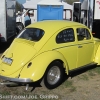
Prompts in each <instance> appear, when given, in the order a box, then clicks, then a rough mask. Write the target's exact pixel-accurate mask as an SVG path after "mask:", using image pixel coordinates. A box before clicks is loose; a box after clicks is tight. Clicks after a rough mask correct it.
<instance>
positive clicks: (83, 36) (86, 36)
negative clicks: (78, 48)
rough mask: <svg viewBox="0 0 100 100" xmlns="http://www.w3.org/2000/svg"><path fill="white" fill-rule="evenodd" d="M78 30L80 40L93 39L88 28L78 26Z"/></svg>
mask: <svg viewBox="0 0 100 100" xmlns="http://www.w3.org/2000/svg"><path fill="white" fill-rule="evenodd" d="M76 32H77V38H78V41H81V40H89V39H91V35H90V32H89V31H88V29H86V28H77V29H76Z"/></svg>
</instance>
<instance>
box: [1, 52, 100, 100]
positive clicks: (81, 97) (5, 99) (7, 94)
mask: <svg viewBox="0 0 100 100" xmlns="http://www.w3.org/2000/svg"><path fill="white" fill-rule="evenodd" d="M1 54H2V53H1ZM0 100H100V67H96V66H93V67H92V68H88V69H84V70H80V71H77V72H74V73H73V74H72V75H71V76H69V78H68V79H67V78H66V76H65V80H64V82H62V84H61V85H60V86H59V87H57V88H55V89H53V90H48V89H46V88H44V87H41V86H40V85H39V84H34V85H33V88H32V87H29V89H28V90H27V91H26V90H25V86H18V87H6V86H2V85H0Z"/></svg>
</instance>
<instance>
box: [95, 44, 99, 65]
mask: <svg viewBox="0 0 100 100" xmlns="http://www.w3.org/2000/svg"><path fill="white" fill-rule="evenodd" d="M94 62H96V63H98V65H100V45H99V47H98V49H97V52H96V55H95V59H94Z"/></svg>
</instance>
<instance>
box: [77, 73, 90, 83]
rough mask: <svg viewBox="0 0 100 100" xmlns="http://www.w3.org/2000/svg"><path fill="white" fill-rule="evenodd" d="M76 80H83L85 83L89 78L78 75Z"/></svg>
mask: <svg viewBox="0 0 100 100" xmlns="http://www.w3.org/2000/svg"><path fill="white" fill-rule="evenodd" d="M78 78H79V79H81V80H85V81H87V80H89V78H88V76H87V75H86V74H85V75H80V76H79V77H78Z"/></svg>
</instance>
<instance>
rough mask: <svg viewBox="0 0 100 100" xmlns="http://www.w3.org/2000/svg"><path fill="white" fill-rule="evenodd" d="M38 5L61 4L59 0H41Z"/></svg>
mask: <svg viewBox="0 0 100 100" xmlns="http://www.w3.org/2000/svg"><path fill="white" fill-rule="evenodd" d="M38 5H62V3H61V1H60V0H41V1H40V2H39V3H38Z"/></svg>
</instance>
